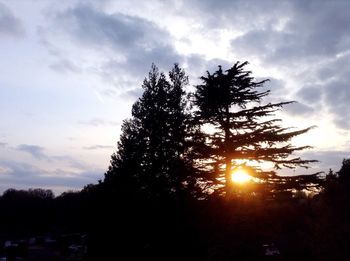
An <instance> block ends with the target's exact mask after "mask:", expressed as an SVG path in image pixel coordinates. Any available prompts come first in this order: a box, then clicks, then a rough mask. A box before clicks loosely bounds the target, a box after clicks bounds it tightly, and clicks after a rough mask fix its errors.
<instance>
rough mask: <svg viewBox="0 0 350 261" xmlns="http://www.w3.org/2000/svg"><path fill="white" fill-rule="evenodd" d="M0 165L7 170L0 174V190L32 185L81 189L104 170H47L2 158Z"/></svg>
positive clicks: (56, 189)
mask: <svg viewBox="0 0 350 261" xmlns="http://www.w3.org/2000/svg"><path fill="white" fill-rule="evenodd" d="M0 166H1V167H2V168H5V169H8V170H9V171H8V172H7V174H5V175H1V176H0V184H1V185H0V190H1V191H4V190H6V189H8V188H24V189H29V188H33V187H40V188H50V189H51V188H53V189H54V190H55V191H56V192H58V191H59V192H63V191H62V187H64V188H65V189H66V190H68V189H81V188H83V187H84V186H85V185H87V184H89V183H96V182H97V180H98V179H99V178H101V177H102V175H103V173H104V170H99V169H95V170H94V169H93V170H87V169H82V170H81V171H80V172H79V173H76V172H69V171H65V170H61V169H56V170H53V171H47V170H43V169H41V168H38V167H36V166H34V165H32V164H27V163H23V162H15V161H3V160H0Z"/></svg>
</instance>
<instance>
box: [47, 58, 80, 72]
mask: <svg viewBox="0 0 350 261" xmlns="http://www.w3.org/2000/svg"><path fill="white" fill-rule="evenodd" d="M49 67H50V68H51V69H52V70H54V71H57V72H61V73H67V72H73V73H79V72H81V69H80V68H79V67H78V66H77V65H75V64H74V63H73V62H71V61H70V60H68V59H66V58H63V59H61V60H58V61H56V62H54V63H53V64H51V65H50V66H49Z"/></svg>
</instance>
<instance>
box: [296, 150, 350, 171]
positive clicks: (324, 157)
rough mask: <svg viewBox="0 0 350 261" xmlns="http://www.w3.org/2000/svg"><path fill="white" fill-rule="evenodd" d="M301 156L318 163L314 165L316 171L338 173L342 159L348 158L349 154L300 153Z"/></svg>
mask: <svg viewBox="0 0 350 261" xmlns="http://www.w3.org/2000/svg"><path fill="white" fill-rule="evenodd" d="M302 156H303V157H305V158H306V159H315V160H318V161H319V162H318V163H316V165H317V166H315V168H317V171H325V172H326V173H327V172H328V170H329V169H332V170H334V171H338V170H339V169H340V167H341V164H342V161H343V159H348V158H350V152H348V151H315V150H312V151H307V152H304V153H302Z"/></svg>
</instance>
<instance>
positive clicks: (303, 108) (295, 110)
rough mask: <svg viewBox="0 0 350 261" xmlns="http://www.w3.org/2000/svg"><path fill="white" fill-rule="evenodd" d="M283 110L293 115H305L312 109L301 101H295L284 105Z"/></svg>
mask: <svg viewBox="0 0 350 261" xmlns="http://www.w3.org/2000/svg"><path fill="white" fill-rule="evenodd" d="M284 111H285V112H287V113H289V114H291V115H294V116H305V115H310V114H311V113H313V112H314V109H313V108H312V107H310V106H307V105H305V104H303V103H300V102H295V103H291V104H288V105H287V106H285V107H284Z"/></svg>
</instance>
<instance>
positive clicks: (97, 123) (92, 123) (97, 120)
mask: <svg viewBox="0 0 350 261" xmlns="http://www.w3.org/2000/svg"><path fill="white" fill-rule="evenodd" d="M79 124H82V125H88V126H93V127H99V126H117V125H120V124H121V123H120V122H118V121H108V120H104V119H101V118H94V119H91V120H88V121H79Z"/></svg>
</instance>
